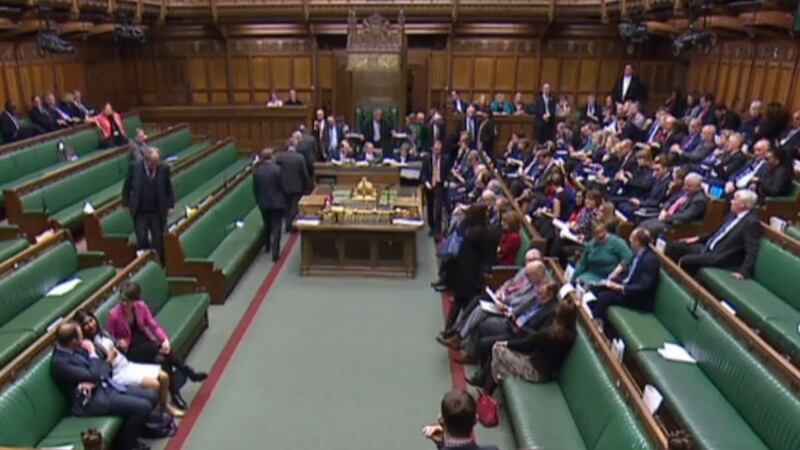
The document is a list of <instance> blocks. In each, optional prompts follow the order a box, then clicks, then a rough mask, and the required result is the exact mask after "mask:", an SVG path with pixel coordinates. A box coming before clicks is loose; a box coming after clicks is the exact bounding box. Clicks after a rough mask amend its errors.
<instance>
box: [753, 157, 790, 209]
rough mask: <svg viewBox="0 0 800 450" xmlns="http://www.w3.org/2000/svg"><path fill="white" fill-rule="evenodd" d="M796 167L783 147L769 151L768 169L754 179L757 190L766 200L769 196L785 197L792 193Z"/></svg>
mask: <svg viewBox="0 0 800 450" xmlns="http://www.w3.org/2000/svg"><path fill="white" fill-rule="evenodd" d="M793 178H794V168H793V167H792V160H791V159H790V158H789V155H788V154H787V153H786V151H785V150H784V149H782V148H773V149H771V150H770V151H768V152H767V169H766V170H765V171H764V173H763V174H762V175H761V177H759V178H757V179H756V180H755V181H754V185H755V186H751V187H754V188H755V191H756V192H758V195H759V196H760V197H761V198H762V200H765V199H766V198H767V197H783V196H787V195H789V194H791V193H792V187H793V186H792V181H793Z"/></svg>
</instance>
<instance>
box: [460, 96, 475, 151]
mask: <svg viewBox="0 0 800 450" xmlns="http://www.w3.org/2000/svg"><path fill="white" fill-rule="evenodd" d="M478 127H480V120H478V116H477V114H476V110H475V107H474V106H473V105H469V106H467V114H466V115H464V119H463V120H461V125H460V126H459V127H458V131H459V133H467V134H468V135H469V148H470V150H475V149H476V148H478Z"/></svg>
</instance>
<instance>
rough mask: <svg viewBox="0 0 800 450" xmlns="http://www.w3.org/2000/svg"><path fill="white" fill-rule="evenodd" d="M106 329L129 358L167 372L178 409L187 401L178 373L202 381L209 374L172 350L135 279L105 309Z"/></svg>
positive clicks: (184, 406) (173, 398) (126, 284)
mask: <svg viewBox="0 0 800 450" xmlns="http://www.w3.org/2000/svg"><path fill="white" fill-rule="evenodd" d="M106 326H107V327H108V331H109V333H110V334H111V336H113V337H114V339H116V340H117V347H118V348H119V349H120V350H122V351H123V352H124V353H125V355H126V356H127V357H128V359H129V360H131V361H134V362H141V363H156V364H161V365H162V367H163V368H164V369H165V370H166V371H167V373H169V375H170V377H169V378H170V380H171V381H172V386H171V389H170V392H171V394H172V403H174V404H175V405H176V406H178V407H179V408H181V409H185V408H186V406H187V405H186V401H185V400H184V399H183V397H181V394H180V390H179V388H180V384H179V383H178V382H177V381H176V377H177V376H178V375H180V376H182V377H183V376H185V377H186V378H188V379H189V380H191V381H194V382H198V381H203V380H205V379H206V378H207V377H208V374H206V373H205V372H196V371H195V370H194V369H192V368H191V367H189V366H188V365H186V363H184V362H183V360H181V359H180V357H178V356H177V355H175V354H174V353H172V344H171V343H170V340H169V336H167V333H166V332H165V331H164V329H163V328H162V327H161V325H159V323H158V321H156V318H155V317H154V316H153V313H152V312H151V311H150V307H149V306H147V303H146V302H145V301H144V300H142V299H141V290H140V288H139V285H138V284H137V283H135V282H128V283H125V285H124V286H123V287H122V299H121V301H120V302H119V304H117V305H116V306H114V307H113V308H111V311H109V312H108V323H107V325H106Z"/></svg>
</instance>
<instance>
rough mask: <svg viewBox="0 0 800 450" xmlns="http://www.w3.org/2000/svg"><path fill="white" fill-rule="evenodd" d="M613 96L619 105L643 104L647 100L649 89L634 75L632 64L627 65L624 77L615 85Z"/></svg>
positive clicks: (623, 73) (623, 72)
mask: <svg viewBox="0 0 800 450" xmlns="http://www.w3.org/2000/svg"><path fill="white" fill-rule="evenodd" d="M612 96H613V97H614V101H615V102H617V103H625V102H627V101H632V102H640V103H643V102H645V101H646V100H647V87H646V86H645V85H644V83H642V80H640V79H639V77H637V76H636V75H634V74H633V65H632V64H625V68H624V69H623V71H622V77H620V79H619V80H618V81H617V84H615V85H614V92H613V93H612Z"/></svg>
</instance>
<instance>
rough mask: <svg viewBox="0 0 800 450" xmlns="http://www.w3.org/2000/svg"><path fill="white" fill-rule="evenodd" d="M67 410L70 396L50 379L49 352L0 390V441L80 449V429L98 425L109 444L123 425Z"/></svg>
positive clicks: (116, 421) (112, 419)
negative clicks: (79, 415) (72, 414)
mask: <svg viewBox="0 0 800 450" xmlns="http://www.w3.org/2000/svg"><path fill="white" fill-rule="evenodd" d="M69 414H70V403H69V399H68V398H67V397H65V396H64V394H63V393H62V392H61V390H60V389H59V388H58V386H57V385H56V383H55V381H53V376H52V374H51V371H50V355H49V354H48V355H46V356H44V357H43V358H41V359H39V360H38V361H37V362H35V363H33V365H32V366H30V367H29V368H28V370H27V371H26V372H25V373H24V374H23V375H22V376H21V377H20V378H19V379H17V380H16V381H15V382H14V383H13V384H12V385H10V386H8V387H7V388H6V389H5V390H4V391H3V392H1V393H0V445H2V446H13V447H28V448H30V447H37V448H39V447H60V446H74V448H75V449H82V448H83V446H82V445H81V437H80V433H81V432H82V431H86V430H87V429H89V428H97V429H98V430H100V432H102V433H103V436H104V437H105V440H106V444H107V445H108V448H111V443H112V442H113V439H114V437H116V435H117V433H118V432H119V430H120V428H121V427H122V420H121V419H120V418H116V417H74V416H70V415H69Z"/></svg>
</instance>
